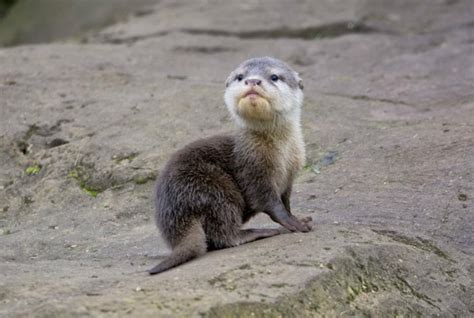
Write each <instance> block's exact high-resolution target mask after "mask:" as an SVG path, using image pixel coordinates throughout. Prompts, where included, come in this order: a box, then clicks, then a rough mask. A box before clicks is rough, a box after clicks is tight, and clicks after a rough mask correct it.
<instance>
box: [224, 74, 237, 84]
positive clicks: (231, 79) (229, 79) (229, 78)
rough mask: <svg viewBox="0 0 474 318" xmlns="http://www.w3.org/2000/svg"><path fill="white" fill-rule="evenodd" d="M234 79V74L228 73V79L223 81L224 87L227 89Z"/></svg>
mask: <svg viewBox="0 0 474 318" xmlns="http://www.w3.org/2000/svg"><path fill="white" fill-rule="evenodd" d="M234 77H235V75H234V72H232V73H230V75H229V77H227V79H226V80H225V87H229V85H230V83H231V82H232V81H233V79H234Z"/></svg>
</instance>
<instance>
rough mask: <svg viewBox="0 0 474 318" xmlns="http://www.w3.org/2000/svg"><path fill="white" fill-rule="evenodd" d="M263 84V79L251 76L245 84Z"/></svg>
mask: <svg viewBox="0 0 474 318" xmlns="http://www.w3.org/2000/svg"><path fill="white" fill-rule="evenodd" d="M260 84H262V81H261V80H259V79H257V78H249V79H246V80H245V85H250V86H255V85H260Z"/></svg>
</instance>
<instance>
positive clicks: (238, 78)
mask: <svg viewBox="0 0 474 318" xmlns="http://www.w3.org/2000/svg"><path fill="white" fill-rule="evenodd" d="M235 79H236V80H238V81H239V82H240V81H241V80H243V79H244V76H243V75H242V74H239V75H237V76H236V77H235Z"/></svg>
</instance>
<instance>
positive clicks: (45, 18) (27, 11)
mask: <svg viewBox="0 0 474 318" xmlns="http://www.w3.org/2000/svg"><path fill="white" fill-rule="evenodd" d="M156 2H157V0H134V1H129V0H80V1H77V0H0V46H13V45H19V44H28V43H45V42H50V41H54V40H58V39H63V38H66V37H80V36H81V35H82V34H85V33H87V32H88V31H93V30H97V29H100V28H102V27H104V26H107V25H110V24H113V23H115V22H117V21H118V20H121V19H125V18H126V17H127V16H128V15H141V14H146V12H147V11H146V7H147V6H148V5H150V4H153V3H156Z"/></svg>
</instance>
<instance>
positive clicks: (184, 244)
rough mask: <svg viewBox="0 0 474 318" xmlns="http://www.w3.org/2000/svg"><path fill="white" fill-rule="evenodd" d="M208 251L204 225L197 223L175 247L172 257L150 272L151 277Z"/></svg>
mask: <svg viewBox="0 0 474 318" xmlns="http://www.w3.org/2000/svg"><path fill="white" fill-rule="evenodd" d="M206 249H207V244H206V235H205V233H204V230H203V229H202V225H201V223H200V222H195V223H194V224H193V225H192V226H191V227H190V228H189V230H188V231H187V233H186V235H185V236H184V237H183V238H182V239H181V240H180V242H179V243H178V244H177V245H176V246H174V248H173V252H171V255H170V256H168V257H167V258H166V259H165V260H164V261H162V262H161V263H159V264H158V265H156V266H155V267H153V268H152V269H150V270H149V271H148V272H149V273H150V275H155V274H159V273H161V272H164V271H166V270H168V269H171V268H173V267H176V266H178V265H180V264H183V263H185V262H187V261H190V260H192V259H193V258H196V257H199V256H201V255H203V254H204V253H206Z"/></svg>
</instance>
